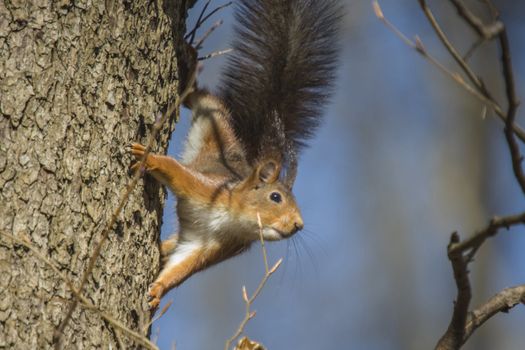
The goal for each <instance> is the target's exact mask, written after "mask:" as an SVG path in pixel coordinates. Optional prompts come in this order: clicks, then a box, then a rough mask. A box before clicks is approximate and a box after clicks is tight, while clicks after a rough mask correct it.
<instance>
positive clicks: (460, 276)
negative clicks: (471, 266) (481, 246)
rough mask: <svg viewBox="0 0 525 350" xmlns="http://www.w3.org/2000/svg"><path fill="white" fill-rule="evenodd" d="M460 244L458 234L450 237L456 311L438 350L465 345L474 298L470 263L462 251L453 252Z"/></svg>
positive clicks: (455, 233) (449, 251)
mask: <svg viewBox="0 0 525 350" xmlns="http://www.w3.org/2000/svg"><path fill="white" fill-rule="evenodd" d="M458 242H459V236H458V234H457V232H454V233H453V234H452V235H451V237H450V243H449V245H448V258H449V260H450V262H451V263H452V270H453V271H454V280H455V281H456V288H457V297H456V302H455V303H454V311H453V313H452V319H451V321H450V324H449V326H448V328H447V331H446V332H445V334H444V335H443V336H442V337H441V339H440V340H439V342H438V344H437V346H436V350H444V349H459V348H460V347H461V345H463V339H464V335H465V324H466V323H467V316H468V309H469V304H470V299H471V298H472V290H471V287H470V281H469V278H468V269H467V265H468V262H467V261H466V259H465V258H464V256H463V252H462V251H461V250H456V251H454V250H452V247H453V246H454V244H457V243H458Z"/></svg>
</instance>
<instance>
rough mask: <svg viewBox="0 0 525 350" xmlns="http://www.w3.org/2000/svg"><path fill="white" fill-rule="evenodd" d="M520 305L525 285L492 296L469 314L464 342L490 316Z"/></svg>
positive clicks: (524, 302)
mask: <svg viewBox="0 0 525 350" xmlns="http://www.w3.org/2000/svg"><path fill="white" fill-rule="evenodd" d="M520 303H522V304H525V285H520V286H516V287H511V288H507V289H504V290H502V291H501V292H499V293H497V294H496V295H494V296H493V297H492V298H490V299H489V300H487V301H486V302H485V303H484V304H483V305H481V306H480V307H479V308H477V309H476V310H474V311H472V312H471V314H470V318H469V321H468V322H467V325H466V327H465V338H464V342H466V341H467V340H468V338H469V337H470V336H471V335H472V333H474V331H475V330H476V329H477V328H479V327H481V326H482V325H483V324H484V323H485V322H486V321H487V320H489V319H490V318H491V317H492V316H494V315H495V314H497V313H498V312H508V311H509V310H510V309H512V308H513V307H514V306H516V305H518V304H520Z"/></svg>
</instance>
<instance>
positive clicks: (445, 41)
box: [419, 0, 492, 99]
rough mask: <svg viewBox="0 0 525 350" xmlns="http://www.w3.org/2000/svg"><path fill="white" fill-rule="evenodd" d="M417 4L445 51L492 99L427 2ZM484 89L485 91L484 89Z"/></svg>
mask: <svg viewBox="0 0 525 350" xmlns="http://www.w3.org/2000/svg"><path fill="white" fill-rule="evenodd" d="M419 5H420V6H421V8H422V9H423V13H424V14H425V16H427V19H428V21H429V23H430V25H431V26H432V28H434V31H435V32H436V34H437V36H438V38H439V40H441V42H442V43H443V45H444V46H445V48H446V49H447V51H448V52H449V53H450V55H451V56H452V57H453V58H454V60H455V61H456V62H457V63H458V64H459V66H460V67H461V69H462V70H463V71H464V72H465V74H466V75H467V77H468V78H469V80H470V81H471V82H472V84H474V86H475V87H477V88H478V89H479V90H480V92H481V93H482V94H483V95H485V96H486V97H487V98H489V99H492V98H491V97H490V95H488V92H487V91H486V90H485V88H484V85H483V82H482V81H481V79H480V78H479V77H478V76H477V75H476V73H474V71H472V69H471V68H470V66H469V65H468V64H467V63H466V62H465V61H464V60H463V57H461V55H460V54H459V52H458V51H457V50H456V48H455V47H454V45H452V43H451V42H450V40H449V39H448V38H447V36H446V35H445V33H444V32H443V29H441V26H440V25H439V23H438V22H437V20H436V18H435V17H434V14H433V13H432V11H431V10H430V8H429V7H428V6H427V3H426V1H425V0H419ZM484 90H485V91H484Z"/></svg>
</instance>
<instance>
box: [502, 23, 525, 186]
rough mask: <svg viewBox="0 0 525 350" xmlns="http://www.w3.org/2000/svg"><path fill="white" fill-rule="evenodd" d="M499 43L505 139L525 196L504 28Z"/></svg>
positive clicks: (509, 61)
mask: <svg viewBox="0 0 525 350" xmlns="http://www.w3.org/2000/svg"><path fill="white" fill-rule="evenodd" d="M498 38H499V43H500V46H501V62H502V65H503V77H504V79H505V93H506V95H507V122H506V123H505V138H506V139H507V143H508V145H509V150H510V155H511V157H512V169H513V170H514V176H515V177H516V180H517V181H518V184H519V185H520V187H521V191H522V192H523V194H525V174H524V173H523V168H522V161H523V157H522V155H521V152H520V146H519V145H518V141H517V140H516V138H515V137H514V130H513V127H514V120H515V119H516V111H517V110H518V106H519V104H520V103H519V101H518V97H517V95H516V85H515V83H514V73H513V71H512V59H511V56H510V46H509V39H508V37H507V31H506V30H505V28H503V30H502V31H501V32H500V34H499V36H498Z"/></svg>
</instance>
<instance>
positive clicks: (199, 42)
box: [195, 19, 224, 51]
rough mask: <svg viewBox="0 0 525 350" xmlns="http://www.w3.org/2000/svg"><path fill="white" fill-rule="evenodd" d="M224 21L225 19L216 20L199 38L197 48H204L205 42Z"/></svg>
mask: <svg viewBox="0 0 525 350" xmlns="http://www.w3.org/2000/svg"><path fill="white" fill-rule="evenodd" d="M223 23H224V21H223V20H222V19H221V20H218V21H217V22H215V23H214V24H213V25H212V26H211V27H210V29H208V30H207V31H206V33H204V35H203V36H202V37H201V38H200V39H199V40H197V42H196V43H195V50H197V51H199V50H200V49H201V48H202V44H203V43H204V41H205V40H206V39H207V38H208V37H209V36H210V34H211V33H213V32H214V31H215V29H217V28H219V27H220V26H221V25H222V24H223Z"/></svg>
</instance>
